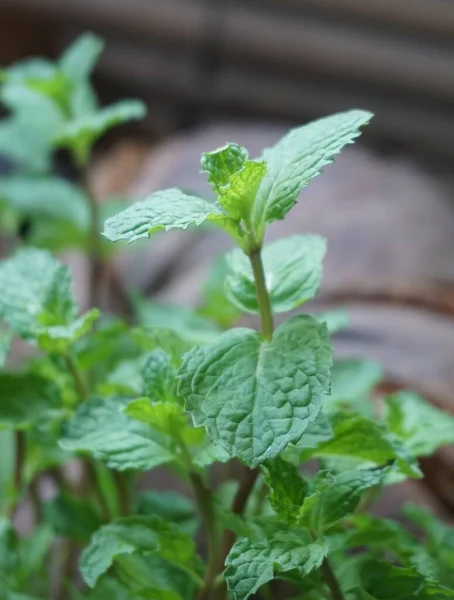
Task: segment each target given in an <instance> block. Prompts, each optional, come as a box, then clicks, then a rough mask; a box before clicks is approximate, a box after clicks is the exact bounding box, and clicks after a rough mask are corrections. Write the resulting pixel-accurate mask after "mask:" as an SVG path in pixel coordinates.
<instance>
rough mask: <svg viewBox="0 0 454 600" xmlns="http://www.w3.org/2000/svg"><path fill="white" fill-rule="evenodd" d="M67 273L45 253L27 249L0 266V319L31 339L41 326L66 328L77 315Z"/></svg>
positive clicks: (17, 332) (19, 333) (63, 267)
mask: <svg viewBox="0 0 454 600" xmlns="http://www.w3.org/2000/svg"><path fill="white" fill-rule="evenodd" d="M70 286H71V278H70V274H69V269H68V268H67V267H65V266H63V265H62V264H60V263H59V262H57V261H56V260H55V258H54V257H53V256H52V255H51V254H49V253H48V252H46V251H44V250H36V249H31V248H26V249H22V250H19V251H18V252H16V254H14V255H13V256H12V257H11V258H9V259H7V260H4V261H2V262H0V289H1V290H2V293H1V294H0V319H2V320H4V321H5V322H6V323H7V324H8V325H9V327H10V328H11V329H12V331H14V333H16V334H18V335H20V336H22V337H24V338H33V337H35V336H36V335H37V334H38V332H39V331H40V330H41V329H42V327H43V325H44V324H46V325H60V324H66V323H68V322H70V321H71V320H72V319H74V317H75V315H76V310H77V309H76V304H75V301H74V298H73V296H72V294H71V291H70Z"/></svg>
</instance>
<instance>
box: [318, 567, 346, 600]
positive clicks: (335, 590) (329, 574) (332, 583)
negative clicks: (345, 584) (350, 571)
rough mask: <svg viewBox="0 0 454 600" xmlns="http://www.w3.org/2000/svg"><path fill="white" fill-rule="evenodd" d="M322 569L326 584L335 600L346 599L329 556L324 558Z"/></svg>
mask: <svg viewBox="0 0 454 600" xmlns="http://www.w3.org/2000/svg"><path fill="white" fill-rule="evenodd" d="M320 570H321V572H322V575H323V579H324V580H325V583H326V585H327V586H328V587H329V589H330V591H331V596H332V598H333V600H344V594H343V593H342V590H341V588H340V585H339V582H338V581H337V578H336V575H335V574H334V571H333V569H332V567H331V564H330V562H329V560H328V558H327V557H325V558H324V559H323V562H322V565H321V567H320Z"/></svg>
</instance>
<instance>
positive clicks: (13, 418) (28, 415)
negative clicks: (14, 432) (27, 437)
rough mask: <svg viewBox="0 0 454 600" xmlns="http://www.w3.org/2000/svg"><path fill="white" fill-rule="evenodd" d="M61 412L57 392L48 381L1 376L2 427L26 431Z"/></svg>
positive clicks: (0, 406) (3, 374)
mask: <svg viewBox="0 0 454 600" xmlns="http://www.w3.org/2000/svg"><path fill="white" fill-rule="evenodd" d="M61 408H62V407H61V403H60V398H59V394H58V389H57V388H56V387H55V386H54V384H52V383H50V382H49V381H47V380H46V379H43V378H42V377H38V376H37V375H29V374H27V375H12V374H9V373H0V426H6V427H13V428H14V429H26V428H27V427H29V426H30V425H33V424H36V423H38V422H39V421H41V420H44V419H51V418H52V417H53V416H56V415H57V414H58V413H59V411H60V410H61Z"/></svg>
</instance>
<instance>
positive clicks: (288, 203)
mask: <svg viewBox="0 0 454 600" xmlns="http://www.w3.org/2000/svg"><path fill="white" fill-rule="evenodd" d="M371 118H372V114H371V113H369V112H366V111H362V110H351V111H349V112H344V113H338V114H335V115H331V116H329V117H325V118H323V119H319V120H317V121H313V122H312V123H309V124H308V125H305V126H303V127H298V128H296V129H292V130H291V131H290V132H289V133H288V134H287V135H286V136H285V137H284V138H282V139H281V140H280V141H279V142H278V143H277V144H276V145H275V146H274V147H273V148H269V149H267V150H265V152H264V153H263V158H264V159H265V161H266V162H267V165H268V169H267V173H266V176H265V178H264V179H263V181H262V184H261V186H260V188H259V191H258V194H257V199H256V203H255V207H254V223H255V226H256V228H257V229H258V230H260V229H262V228H263V226H264V223H271V222H272V221H276V219H283V218H284V217H285V215H286V214H287V213H288V211H289V210H290V209H291V208H292V206H293V205H294V204H295V203H296V201H297V198H298V194H299V193H300V191H301V190H302V189H303V188H304V187H305V186H306V185H307V184H308V183H309V181H310V180H311V179H313V178H314V177H316V176H317V175H319V174H320V172H321V170H322V168H323V167H324V166H326V165H328V164H330V163H331V162H333V160H334V158H335V156H336V154H338V153H339V152H340V151H341V150H342V148H343V147H344V146H345V145H346V144H350V143H352V142H353V140H354V139H355V138H356V137H358V136H359V135H360V128H361V127H362V126H364V125H366V124H367V123H368V122H369V121H370V119H371Z"/></svg>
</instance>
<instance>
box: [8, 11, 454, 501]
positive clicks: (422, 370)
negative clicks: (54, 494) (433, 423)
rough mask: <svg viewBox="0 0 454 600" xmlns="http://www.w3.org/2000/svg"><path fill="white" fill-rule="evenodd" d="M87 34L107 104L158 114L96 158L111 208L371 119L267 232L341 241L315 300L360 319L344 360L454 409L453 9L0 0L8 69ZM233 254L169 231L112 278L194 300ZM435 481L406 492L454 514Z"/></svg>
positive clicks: (437, 473) (446, 462)
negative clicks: (216, 165)
mask: <svg viewBox="0 0 454 600" xmlns="http://www.w3.org/2000/svg"><path fill="white" fill-rule="evenodd" d="M87 30H89V31H93V32H95V33H97V34H100V35H101V36H102V37H103V38H104V39H105V41H106V49H105V52H104V53H103V55H102V57H101V60H100V63H99V66H98V68H97V70H96V73H95V83H96V87H97V90H98V93H99V96H100V98H101V99H102V100H103V101H104V102H111V101H113V100H116V99H117V98H119V97H123V96H126V97H130V96H133V97H139V98H141V99H143V100H144V101H145V102H146V103H147V105H148V116H147V118H146V119H145V120H143V121H139V122H137V123H134V124H132V125H128V126H127V127H126V126H125V127H123V128H121V129H120V130H118V131H116V132H115V133H113V134H109V135H108V136H107V138H106V139H105V140H103V142H102V143H101V145H100V146H99V149H98V154H97V157H96V160H95V161H94V164H93V165H92V172H91V179H92V187H93V189H94V190H95V192H96V195H97V197H98V199H99V201H100V202H101V201H102V199H103V197H106V196H107V195H109V194H112V193H118V194H123V195H127V196H128V197H144V196H145V195H146V194H148V193H150V192H152V191H154V190H156V189H161V188H164V187H171V186H178V187H181V188H183V189H185V190H190V191H191V192H194V193H198V194H201V195H208V194H209V189H208V187H207V186H206V183H205V181H204V178H203V177H201V176H200V175H198V172H199V160H200V153H201V152H202V151H206V150H211V149H214V148H216V147H217V146H220V145H222V144H224V143H225V142H226V141H237V142H239V143H241V144H243V145H245V146H246V147H247V148H248V149H249V150H250V153H251V154H252V155H254V154H258V153H259V152H260V150H261V149H262V148H263V147H265V146H268V145H270V144H272V143H274V142H275V141H276V140H277V139H278V138H279V137H280V136H281V135H282V134H283V133H284V132H285V131H286V129H287V128H288V127H289V126H292V125H295V124H302V123H304V122H306V121H308V120H311V119H313V118H316V117H320V116H324V115H326V114H329V113H331V112H336V111H342V110H347V109H350V108H363V109H366V110H371V111H372V112H374V113H375V118H374V120H373V121H372V123H371V125H370V126H369V127H368V128H367V130H366V133H365V135H364V136H363V137H362V138H361V140H360V142H359V143H358V144H357V145H356V146H355V147H354V148H351V149H347V150H346V152H345V153H343V154H342V156H341V157H340V158H339V160H338V161H336V163H335V164H334V165H333V166H331V167H329V168H328V169H327V170H326V174H325V175H324V176H323V177H322V178H319V179H316V180H315V181H314V182H313V183H311V184H310V186H309V187H308V189H307V190H304V192H303V194H302V197H301V199H300V202H299V204H298V205H297V206H296V207H295V208H294V209H293V211H292V214H291V217H290V218H289V219H287V221H285V222H280V223H278V224H276V226H274V228H272V230H271V232H270V238H273V237H275V238H276V237H281V236H284V235H288V234H289V233H301V232H308V231H310V232H314V233H320V234H323V235H325V236H327V237H328V241H329V251H328V256H327V260H326V276H325V281H324V284H323V287H322V294H321V301H320V302H319V305H320V308H333V307H340V306H341V307H342V308H346V310H347V312H348V315H349V318H350V326H349V327H348V329H347V330H346V331H345V332H343V333H341V334H339V336H338V340H337V342H336V352H337V353H338V356H357V355H360V356H363V357H366V358H369V359H371V360H377V361H379V362H380V363H381V364H382V365H383V367H384V370H385V373H386V377H387V379H386V384H385V387H387V389H395V388H399V387H402V386H405V387H409V388H410V389H414V390H416V391H421V392H422V393H423V394H424V395H425V396H426V397H427V398H429V399H430V400H431V401H433V402H434V403H435V404H438V405H440V406H442V407H443V408H445V409H448V410H454V398H453V397H452V389H453V388H454V318H453V317H454V284H453V280H454V178H453V164H454V110H453V107H454V3H453V2H452V0H398V1H396V0H127V1H125V0H1V2H0V64H1V65H8V64H10V63H12V62H15V61H17V60H20V59H22V58H25V57H29V56H31V55H41V56H45V57H49V58H55V57H57V56H58V55H59V54H60V53H61V51H62V50H63V49H64V48H65V47H67V45H68V44H69V43H70V42H72V41H73V40H74V39H75V38H76V37H77V35H79V34H80V33H81V32H84V31H87ZM303 196H304V198H303ZM228 247H229V246H228V241H227V240H225V239H224V238H223V237H222V235H218V234H217V233H215V232H213V231H212V230H206V231H205V230H204V231H202V232H200V231H198V232H192V233H191V234H183V235H181V234H180V233H174V232H172V233H171V234H169V235H168V236H164V237H158V238H157V239H156V240H155V241H153V242H152V243H150V244H149V245H147V246H141V247H140V248H139V249H137V250H132V251H128V252H125V253H124V254H123V255H122V256H120V258H119V259H118V260H117V262H116V265H115V268H116V269H117V271H118V273H119V276H120V277H121V278H122V279H123V281H124V282H125V283H126V284H127V285H128V286H130V287H136V288H139V289H140V290H141V291H142V292H143V293H145V294H146V295H148V296H152V297H154V298H156V299H159V300H166V301H171V302H175V303H178V304H185V303H187V304H196V303H197V302H198V299H199V297H198V293H199V290H200V283H201V281H202V280H203V278H204V277H205V275H206V272H207V269H208V263H209V262H210V261H211V259H212V258H214V257H215V256H217V255H218V254H219V252H221V251H223V250H226V249H227V248H228ZM73 260H74V263H75V264H76V265H79V266H80V265H81V263H80V261H79V262H78V259H77V257H76V258H74V257H73ZM79 275H80V281H81V282H83V280H84V279H83V265H82V266H80V274H79ZM79 288H80V289H81V290H82V292H80V293H81V294H82V297H83V283H81V285H80V286H79ZM425 470H426V475H427V483H428V485H429V487H430V492H427V490H426V489H424V490H423V489H422V487H421V484H420V483H419V482H414V481H412V482H408V484H405V485H407V488H408V489H407V492H406V493H408V494H409V495H410V496H411V495H413V496H417V497H418V499H420V498H421V497H423V496H424V498H423V499H424V500H425V501H428V502H430V503H432V504H433V505H435V506H436V509H437V510H439V511H440V510H448V511H453V510H454V457H453V453H452V451H450V450H446V451H443V452H442V453H439V455H437V456H436V457H435V459H431V460H430V461H429V462H428V465H427V466H426V469H425ZM389 506H390V507H391V508H390V510H391V511H392V502H391V503H390V504H389Z"/></svg>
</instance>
